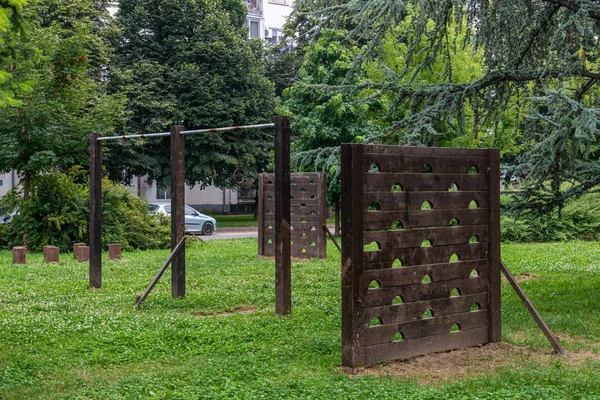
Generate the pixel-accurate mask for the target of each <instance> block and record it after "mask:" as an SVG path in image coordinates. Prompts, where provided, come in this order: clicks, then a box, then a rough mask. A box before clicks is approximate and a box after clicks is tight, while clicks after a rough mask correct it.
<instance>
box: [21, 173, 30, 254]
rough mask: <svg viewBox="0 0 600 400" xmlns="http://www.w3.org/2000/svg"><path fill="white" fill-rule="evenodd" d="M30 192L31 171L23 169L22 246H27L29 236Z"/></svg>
mask: <svg viewBox="0 0 600 400" xmlns="http://www.w3.org/2000/svg"><path fill="white" fill-rule="evenodd" d="M30 193H31V173H30V172H29V171H25V173H24V174H23V217H24V218H23V221H24V222H25V229H24V231H23V247H25V248H27V238H28V237H29V219H28V218H27V217H28V215H29V197H30Z"/></svg>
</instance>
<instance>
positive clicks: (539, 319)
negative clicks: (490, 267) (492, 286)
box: [500, 260, 565, 356]
mask: <svg viewBox="0 0 600 400" xmlns="http://www.w3.org/2000/svg"><path fill="white" fill-rule="evenodd" d="M500 269H501V270H502V273H503V274H504V276H505V277H506V279H507V280H508V282H509V283H510V284H511V286H512V287H513V289H515V292H517V295H518V296H519V298H520V299H521V301H522V302H523V304H525V307H527V310H528V311H529V313H530V314H531V316H532V317H533V319H534V320H535V322H536V324H537V325H538V326H539V327H540V329H541V330H542V332H543V333H544V335H545V336H546V338H547V339H548V341H549V342H550V344H551V345H552V348H553V349H554V352H555V353H556V354H558V355H560V356H562V355H564V354H565V352H564V351H563V349H562V347H560V342H559V341H558V338H557V337H556V336H554V334H552V331H550V328H548V325H546V323H545V322H544V320H543V319H542V316H541V315H540V313H538V312H537V310H536V309H535V307H534V306H533V303H532V302H531V300H529V298H528V297H527V295H526V294H525V292H524V291H523V289H522V288H521V286H520V285H519V282H517V280H516V279H515V277H514V276H513V274H511V273H510V271H509V270H508V267H507V266H506V264H504V261H502V260H500Z"/></svg>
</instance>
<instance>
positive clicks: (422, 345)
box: [365, 327, 488, 365]
mask: <svg viewBox="0 0 600 400" xmlns="http://www.w3.org/2000/svg"><path fill="white" fill-rule="evenodd" d="M484 343H488V328H487V327H483V328H475V329H470V330H463V331H459V332H452V333H447V334H444V335H436V336H427V337H424V338H419V339H412V340H402V341H399V342H392V343H387V344H380V345H375V346H368V347H365V364H366V365H370V364H374V363H377V362H384V361H393V360H401V359H407V358H411V357H415V356H420V355H423V354H429V353H436V352H440V351H447V350H453V349H461V348H464V347H470V346H476V345H479V344H484Z"/></svg>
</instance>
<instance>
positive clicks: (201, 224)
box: [148, 203, 217, 235]
mask: <svg viewBox="0 0 600 400" xmlns="http://www.w3.org/2000/svg"><path fill="white" fill-rule="evenodd" d="M148 211H150V212H151V213H157V214H165V215H171V203H150V204H148ZM215 229H217V221H216V220H215V219H214V218H213V217H209V216H208V215H204V214H201V213H199V212H198V211H196V210H194V209H193V208H192V207H190V206H185V233H201V234H203V235H212V233H213V232H214V231H215Z"/></svg>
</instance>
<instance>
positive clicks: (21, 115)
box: [0, 1, 123, 240]
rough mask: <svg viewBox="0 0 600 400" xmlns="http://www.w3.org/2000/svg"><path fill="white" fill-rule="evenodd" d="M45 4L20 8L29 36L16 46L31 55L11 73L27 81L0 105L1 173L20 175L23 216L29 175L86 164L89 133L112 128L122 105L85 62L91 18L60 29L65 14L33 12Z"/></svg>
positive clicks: (20, 79) (28, 197)
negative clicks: (48, 18)
mask: <svg viewBox="0 0 600 400" xmlns="http://www.w3.org/2000/svg"><path fill="white" fill-rule="evenodd" d="M44 6H45V3H44V2H43V1H40V2H39V3H37V4H35V5H34V4H32V5H30V6H29V7H30V8H27V9H25V10H24V12H26V13H27V15H28V16H29V18H28V21H29V24H30V31H31V34H30V35H29V36H28V37H24V36H23V37H21V38H20V42H19V43H17V45H18V46H20V47H22V48H26V49H29V50H31V54H32V56H31V57H29V58H27V59H23V60H22V62H20V63H19V64H17V65H15V67H14V68H13V71H12V74H13V77H14V79H17V80H19V81H20V82H26V85H21V87H20V88H19V90H18V92H15V99H16V101H13V102H10V103H7V104H4V105H3V106H1V107H0V171H3V172H7V171H9V170H11V169H14V170H16V171H17V173H18V174H19V176H20V178H21V180H22V182H23V190H22V194H23V203H22V204H21V206H20V207H21V210H22V213H23V214H24V215H25V217H27V214H28V202H29V199H30V195H31V189H32V186H31V182H32V178H33V177H34V176H36V175H38V174H40V173H44V172H49V171H51V170H63V171H64V170H67V169H69V168H70V167H72V166H74V165H86V163H88V161H87V160H88V157H87V148H88V146H89V133H90V131H92V130H103V131H105V132H111V131H112V129H113V128H114V125H115V124H116V123H117V121H118V119H119V118H120V115H121V114H122V109H123V104H122V103H123V102H122V100H121V99H120V98H119V97H118V96H115V95H112V96H109V95H107V94H106V93H105V89H104V86H105V85H104V84H103V83H102V82H100V81H99V80H98V79H97V76H96V74H95V72H96V71H97V69H96V68H93V67H92V66H91V65H90V58H89V50H88V49H89V48H90V47H91V42H92V41H93V40H94V39H95V38H94V36H93V35H91V34H90V31H91V30H92V29H93V25H94V22H93V21H91V20H89V19H85V18H84V19H82V20H74V19H73V20H71V22H70V23H69V24H68V26H67V27H65V24H64V21H65V18H58V17H55V18H57V21H55V22H54V23H51V22H47V23H45V20H44V18H42V17H41V16H40V14H39V13H38V11H40V10H43V9H44ZM58 22H61V23H60V24H59V23H58ZM26 236H27V235H26V234H25V240H26Z"/></svg>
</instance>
